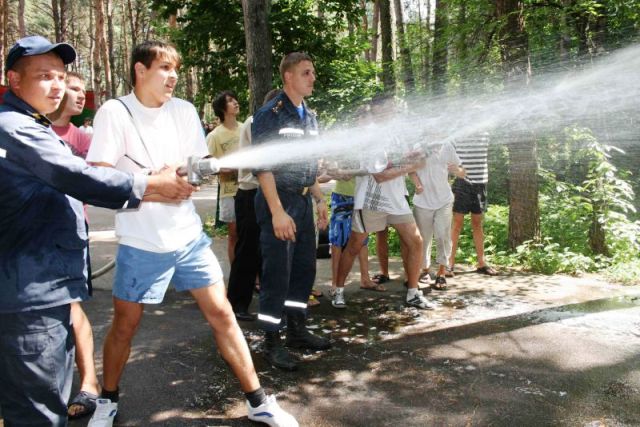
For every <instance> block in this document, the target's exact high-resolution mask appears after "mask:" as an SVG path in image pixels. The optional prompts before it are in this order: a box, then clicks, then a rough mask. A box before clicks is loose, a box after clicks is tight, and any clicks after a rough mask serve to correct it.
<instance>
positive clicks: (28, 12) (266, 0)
mask: <svg viewBox="0 0 640 427" xmlns="http://www.w3.org/2000/svg"><path fill="white" fill-rule="evenodd" d="M0 30H1V31H0V56H1V57H3V58H4V57H5V55H6V52H7V50H8V48H10V46H11V45H12V44H13V43H14V42H15V40H17V39H18V38H20V37H23V36H25V35H30V34H40V35H43V36H45V37H48V38H49V39H51V40H55V41H67V42H69V43H71V44H72V45H74V46H75V47H76V49H77V50H78V59H77V61H76V62H75V63H74V64H72V66H71V68H72V69H73V70H74V71H78V72H80V73H82V74H83V75H84V76H85V78H86V80H87V82H88V87H89V89H91V90H93V91H94V94H95V103H96V107H97V106H99V105H100V104H101V103H103V102H104V101H105V100H107V99H110V98H113V97H115V96H120V95H123V94H125V93H128V92H129V91H130V85H129V78H128V69H129V63H128V61H129V55H130V52H131V49H132V46H134V45H136V44H137V43H139V42H141V41H143V40H147V39H163V40H168V41H171V42H173V43H175V44H176V46H177V47H178V49H179V51H180V53H181V54H182V57H183V65H182V68H181V70H180V78H181V80H180V85H179V88H178V91H177V92H178V93H177V95H178V96H180V97H182V98H185V99H188V100H190V101H191V102H193V103H194V104H195V105H196V107H197V109H198V111H199V112H200V114H201V117H202V119H203V121H207V122H208V121H211V120H212V119H213V113H212V109H211V107H210V102H211V100H212V99H213V97H214V96H215V94H216V93H218V92H220V91H222V90H233V91H234V92H235V93H236V94H238V97H239V100H240V102H241V105H242V110H243V114H244V115H249V114H251V112H252V111H254V110H255V109H256V108H257V106H259V104H260V101H261V100H262V98H263V96H264V94H265V93H266V92H267V91H268V90H270V89H271V88H272V87H277V86H278V85H279V83H280V82H279V75H278V72H277V65H278V62H279V59H280V58H281V57H282V55H283V54H285V53H288V52H291V51H295V50H299V51H306V52H309V53H310V54H311V55H312V56H313V57H314V60H315V65H316V69H317V75H318V80H317V82H316V89H315V92H314V95H313V97H312V98H310V99H309V104H310V105H311V107H312V108H313V109H315V110H316V111H318V114H319V117H320V120H321V123H322V125H323V127H324V128H325V129H328V128H331V127H334V126H345V125H346V124H348V123H349V120H351V119H352V118H353V113H354V112H355V111H356V110H357V108H358V106H360V105H362V104H365V103H367V102H369V101H370V100H371V98H372V97H373V96H374V95H376V94H377V93H382V92H386V93H387V94H391V95H393V96H395V97H396V99H398V101H399V103H400V104H402V102H404V103H405V105H406V106H408V107H407V108H410V102H411V99H421V100H422V102H428V100H429V99H442V98H443V97H444V98H446V97H455V96H460V95H464V94H466V93H471V92H474V93H476V92H481V93H489V94H491V93H500V92H501V91H505V90H507V89H508V88H513V87H527V86H528V85H531V84H532V82H535V81H536V78H537V77H539V76H544V73H545V72H546V71H547V70H549V69H550V68H555V69H563V70H580V69H583V68H588V67H590V66H591V64H592V63H593V62H594V61H595V60H597V59H598V58H600V57H604V56H606V55H609V54H611V53H612V52H614V51H616V50H617V49H620V48H623V47H626V46H630V45H634V44H636V43H637V42H638V40H639V36H640V0H555V1H553V0H492V1H483V0H375V1H372V0H242V1H240V0H73V1H71V0H50V1H47V0H32V1H26V0H0ZM0 67H2V70H0V71H1V73H0V76H1V77H0V78H1V79H2V81H1V83H2V84H5V81H4V78H5V72H4V71H5V70H4V64H2V65H0ZM636 72H638V73H640V72H639V71H638V70H636ZM638 78H640V75H639V76H638ZM638 118H639V117H638V114H637V111H636V112H635V113H632V114H629V115H628V117H624V118H623V120H622V123H624V125H625V126H628V127H629V129H637V128H638ZM634 135H635V136H634V138H632V140H631V141H629V140H627V141H625V142H624V143H621V142H620V141H617V140H611V139H609V138H607V136H606V133H602V132H598V131H595V130H594V129H591V128H590V127H589V123H588V122H587V123H575V124H572V125H571V126H565V127H564V128H563V129H558V130H556V131H555V132H546V133H536V132H527V133H521V134H519V135H518V137H517V138H513V137H510V138H508V139H505V140H504V141H501V136H500V135H490V138H491V141H492V143H491V144H490V154H489V168H490V170H489V177H490V178H489V185H488V188H489V201H490V209H489V211H488V213H487V215H486V221H485V235H486V252H487V255H488V258H489V260H490V261H491V262H493V263H496V264H499V265H501V266H517V267H521V268H524V269H527V270H532V271H538V272H544V273H549V274H551V273H556V272H563V273H572V274H576V273H581V272H595V271H599V272H603V273H605V274H607V275H609V276H610V277H611V278H612V279H613V280H617V281H621V282H623V283H629V284H638V283H640V255H639V254H640V220H639V216H638V214H637V208H638V206H639V205H640V197H638V188H639V187H640V177H639V174H638V172H639V171H638V165H639V164H640V161H639V160H640V142H639V140H638V133H637V132H636V133H635V134H634ZM634 190H635V191H634ZM391 246H392V248H391V249H392V251H395V252H398V251H399V244H398V240H397V237H396V236H395V235H392V238H391ZM474 256H475V251H474V250H473V242H472V239H471V230H470V228H469V224H468V223H467V224H466V225H465V229H464V230H463V233H462V238H461V241H460V250H459V255H458V260H459V261H460V262H468V263H473V262H474Z"/></svg>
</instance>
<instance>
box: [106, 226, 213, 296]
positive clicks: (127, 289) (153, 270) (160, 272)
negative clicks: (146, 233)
mask: <svg viewBox="0 0 640 427" xmlns="http://www.w3.org/2000/svg"><path fill="white" fill-rule="evenodd" d="M210 246H211V239H210V238H209V237H208V236H207V235H206V234H204V233H202V234H201V235H200V236H199V237H198V238H197V239H195V240H193V241H192V242H191V243H189V244H188V245H187V246H185V247H184V248H182V249H178V250H177V251H174V252H164V253H157V252H149V251H145V250H142V249H137V248H133V247H131V246H126V245H119V246H118V256H117V258H116V272H115V276H114V279H113V296H114V297H116V298H118V299H121V300H124V301H130V302H137V303H143V304H159V303H161V302H162V300H163V299H164V294H165V292H166V291H167V288H168V287H169V283H172V284H173V286H174V287H175V288H176V290H178V291H187V290H190V289H198V288H204V287H207V286H210V285H213V284H216V283H218V282H222V280H223V276H222V269H221V268H220V264H219V263H218V260H217V259H216V256H215V255H214V254H213V251H212V250H211V248H210Z"/></svg>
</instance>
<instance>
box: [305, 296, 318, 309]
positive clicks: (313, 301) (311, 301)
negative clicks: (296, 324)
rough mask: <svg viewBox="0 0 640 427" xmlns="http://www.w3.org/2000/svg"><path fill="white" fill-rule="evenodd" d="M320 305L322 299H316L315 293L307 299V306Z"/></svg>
mask: <svg viewBox="0 0 640 427" xmlns="http://www.w3.org/2000/svg"><path fill="white" fill-rule="evenodd" d="M317 305H320V301H318V300H317V299H316V297H314V296H313V295H309V301H307V307H315V306H317Z"/></svg>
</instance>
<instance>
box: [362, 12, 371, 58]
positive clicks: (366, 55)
mask: <svg viewBox="0 0 640 427" xmlns="http://www.w3.org/2000/svg"><path fill="white" fill-rule="evenodd" d="M360 8H361V9H362V33H363V34H367V32H368V31H369V18H368V17H367V2H366V0H360ZM364 59H366V60H367V61H371V48H369V49H366V50H365V51H364Z"/></svg>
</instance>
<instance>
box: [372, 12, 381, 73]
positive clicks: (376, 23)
mask: <svg viewBox="0 0 640 427" xmlns="http://www.w3.org/2000/svg"><path fill="white" fill-rule="evenodd" d="M371 29H372V30H373V36H372V37H371V61H373V62H376V61H377V60H378V37H379V34H380V0H375V1H374V3H373V20H372V22H371Z"/></svg>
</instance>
